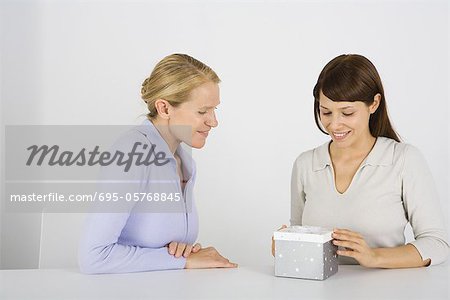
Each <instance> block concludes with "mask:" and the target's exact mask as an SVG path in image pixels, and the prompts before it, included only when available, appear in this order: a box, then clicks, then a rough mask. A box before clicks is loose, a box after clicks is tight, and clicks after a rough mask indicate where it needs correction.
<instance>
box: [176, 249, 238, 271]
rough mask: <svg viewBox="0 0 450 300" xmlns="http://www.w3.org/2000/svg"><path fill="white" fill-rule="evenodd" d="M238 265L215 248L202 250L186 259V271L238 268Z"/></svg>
mask: <svg viewBox="0 0 450 300" xmlns="http://www.w3.org/2000/svg"><path fill="white" fill-rule="evenodd" d="M237 266H238V265H237V264H235V263H232V262H230V261H229V260H228V259H226V258H225V257H223V256H222V255H220V253H219V252H217V250H216V249H215V248H213V247H207V248H202V249H200V250H199V251H197V252H195V253H191V255H189V256H188V257H187V258H186V266H185V268H186V269H207V268H236V267H237Z"/></svg>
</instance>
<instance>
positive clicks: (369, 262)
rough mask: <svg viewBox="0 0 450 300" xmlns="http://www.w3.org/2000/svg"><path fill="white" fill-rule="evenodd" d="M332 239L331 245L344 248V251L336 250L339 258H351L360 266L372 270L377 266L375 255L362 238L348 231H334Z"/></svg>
mask: <svg viewBox="0 0 450 300" xmlns="http://www.w3.org/2000/svg"><path fill="white" fill-rule="evenodd" d="M332 237H333V238H334V240H333V244H334V245H336V246H341V247H344V248H345V249H344V250H338V251H337V254H338V255H341V256H348V257H353V258H354V259H356V260H357V261H358V263H359V264H360V265H361V266H364V267H369V268H374V267H376V266H377V254H376V252H375V251H374V249H372V248H370V247H369V246H368V245H367V243H366V241H365V240H364V237H363V236H362V235H361V234H359V233H357V232H354V231H351V230H348V229H338V228H336V229H334V230H333V234H332Z"/></svg>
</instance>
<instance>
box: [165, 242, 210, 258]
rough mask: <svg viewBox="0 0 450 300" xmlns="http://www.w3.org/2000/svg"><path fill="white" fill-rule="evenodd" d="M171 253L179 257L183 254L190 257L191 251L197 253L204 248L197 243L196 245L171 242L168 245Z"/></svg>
mask: <svg viewBox="0 0 450 300" xmlns="http://www.w3.org/2000/svg"><path fill="white" fill-rule="evenodd" d="M167 248H168V250H169V254H170V255H173V256H175V257H176V258H179V257H181V256H183V257H188V256H189V255H190V254H191V253H197V252H198V251H200V249H202V246H201V245H200V244H199V243H197V244H195V245H193V246H192V245H189V244H184V243H177V242H171V243H170V244H169V245H167Z"/></svg>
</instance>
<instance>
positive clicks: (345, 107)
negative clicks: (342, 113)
mask: <svg viewBox="0 0 450 300" xmlns="http://www.w3.org/2000/svg"><path fill="white" fill-rule="evenodd" d="M320 107H321V108H325V109H328V110H330V109H329V108H328V107H325V106H322V105H321V106H320ZM347 108H353V106H344V107H340V108H339V109H347Z"/></svg>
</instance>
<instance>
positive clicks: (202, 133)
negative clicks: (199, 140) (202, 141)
mask: <svg viewBox="0 0 450 300" xmlns="http://www.w3.org/2000/svg"><path fill="white" fill-rule="evenodd" d="M197 132H198V133H200V134H201V135H203V136H204V137H207V136H208V133H209V130H208V131H197Z"/></svg>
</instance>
